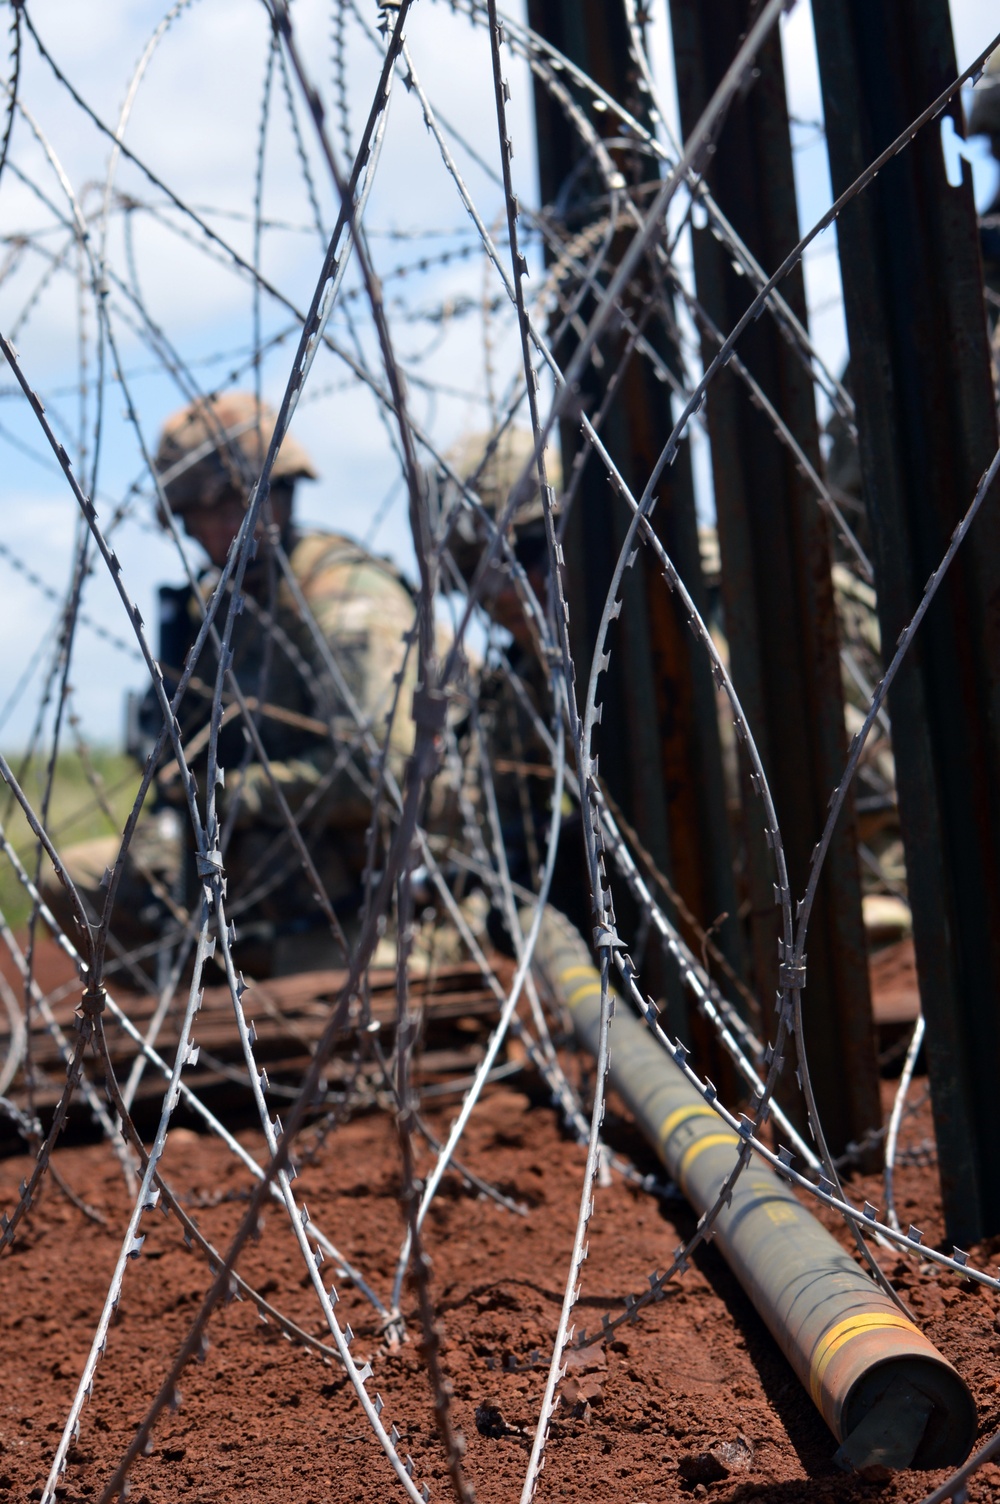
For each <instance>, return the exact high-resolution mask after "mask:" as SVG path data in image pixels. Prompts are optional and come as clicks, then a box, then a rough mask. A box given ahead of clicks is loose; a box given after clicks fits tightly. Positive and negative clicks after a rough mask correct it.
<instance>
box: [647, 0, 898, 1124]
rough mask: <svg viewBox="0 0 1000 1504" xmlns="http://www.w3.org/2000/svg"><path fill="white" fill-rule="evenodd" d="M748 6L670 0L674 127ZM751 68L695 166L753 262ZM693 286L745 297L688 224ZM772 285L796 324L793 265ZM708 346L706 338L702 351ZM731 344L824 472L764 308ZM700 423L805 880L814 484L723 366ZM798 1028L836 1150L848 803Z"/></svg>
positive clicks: (821, 684) (820, 756)
mask: <svg viewBox="0 0 1000 1504" xmlns="http://www.w3.org/2000/svg"><path fill="white" fill-rule="evenodd" d="M751 12H752V6H751V5H749V4H748V0H713V3H711V4H708V5H706V4H704V3H703V0H671V3H670V18H671V26H672V33H673V43H674V56H675V64H676V71H677V86H678V95H679V101H680V112H681V123H682V126H683V128H684V130H685V132H687V131H690V130H691V129H692V127H693V125H694V123H695V122H696V120H697V119H698V117H699V115H700V114H701V111H702V109H703V108H704V106H705V104H706V103H707V101H708V99H709V98H710V96H711V94H712V91H713V89H714V88H715V87H716V85H717V84H718V82H719V80H720V79H721V77H722V75H723V74H724V72H725V70H726V68H727V67H728V65H729V63H730V61H731V60H732V57H733V54H734V52H735V51H736V48H737V46H738V45H739V42H740V40H741V38H742V36H743V34H744V32H745V31H746V29H747V26H748V24H749V21H750V19H751ZM757 70H758V76H757V77H756V78H755V80H754V83H753V86H752V88H751V89H749V91H748V92H747V94H746V95H745V97H743V98H740V99H737V100H736V101H735V102H734V104H733V106H732V108H731V110H730V112H729V116H728V118H727V120H726V122H725V125H724V127H723V129H722V131H721V134H720V137H719V140H718V143H717V150H716V152H715V153H714V156H713V159H712V165H711V168H710V170H709V173H708V180H709V184H710V187H711V190H712V192H713V194H714V196H715V198H716V200H717V202H718V203H719V206H720V207H721V209H722V210H723V212H724V213H725V214H726V216H727V217H728V219H729V220H730V222H731V223H732V224H733V226H734V228H735V229H736V230H737V231H738V233H739V234H740V236H741V237H742V239H743V240H744V241H745V242H746V243H747V245H748V246H749V248H750V250H751V251H752V252H753V253H754V255H755V256H756V258H757V260H758V261H759V262H760V263H761V264H762V265H763V266H764V268H765V269H766V270H771V269H773V268H774V267H775V266H776V265H778V264H779V263H780V262H781V260H782V259H783V258H784V256H785V255H786V254H787V253H788V251H789V250H790V249H791V248H792V246H793V245H794V244H795V243H796V241H797V240H798V238H799V229H798V215H797V209H796V201H795V183H794V178H793V174H792V155H791V143H790V137H789V126H788V112H787V106H786V100H785V80H784V71H783V67H782V60H781V47H780V41H779V38H778V35H777V34H776V33H775V34H774V35H772V37H771V38H770V40H769V41H768V42H767V44H766V45H765V47H764V48H763V49H762V50H761V53H760V55H759V56H758V58H757ZM693 238H694V263H695V280H696V284H697V290H698V298H699V300H700V302H701V304H702V305H703V306H704V308H705V309H706V311H707V313H708V314H709V315H710V317H711V318H712V319H713V320H714V322H715V324H716V325H717V326H719V327H720V328H721V329H722V330H723V332H725V333H728V332H729V330H730V329H731V328H732V327H733V325H734V324H735V323H736V322H737V320H738V319H739V317H740V315H741V314H742V313H743V311H744V310H745V308H746V306H747V304H748V302H749V301H750V296H751V290H750V287H749V285H748V282H747V279H746V278H745V277H742V276H738V275H737V274H736V271H735V270H734V268H733V265H732V257H731V255H730V254H729V252H728V251H727V249H726V247H725V246H724V245H723V244H721V243H720V242H719V241H718V240H716V239H715V237H714V236H713V234H712V232H711V230H710V229H707V228H706V229H704V230H695V231H693ZM782 292H783V294H784V296H785V298H786V300H787V301H788V303H789V304H790V305H791V307H792V308H793V310H794V311H795V312H796V313H797V315H798V317H799V318H800V319H801V320H802V322H803V323H805V320H806V310H805V295H804V288H803V282H802V277H801V273H799V272H796V273H795V274H793V275H792V276H790V277H789V278H788V279H787V280H786V282H785V283H784V284H783V287H782ZM712 353H714V349H713V347H712V346H711V345H710V344H708V343H706V354H712ZM738 353H739V355H740V357H741V359H742V360H743V361H744V362H745V364H746V366H747V367H748V368H749V370H750V371H751V373H752V374H753V375H754V377H755V378H756V379H757V380H758V381H759V383H760V385H761V387H762V388H763V390H764V392H765V393H766V395H767V396H768V397H769V398H770V399H771V401H772V402H773V403H774V404H775V406H776V407H777V409H778V411H779V412H780V413H781V414H782V416H783V417H784V419H785V421H786V423H787V424H788V426H789V428H790V430H791V432H792V433H793V434H794V436H795V438H796V440H797V441H798V443H799V445H800V446H801V448H802V450H803V451H804V452H805V454H806V455H807V456H808V457H809V458H810V460H811V462H812V463H813V464H814V465H815V466H817V468H818V466H819V463H820V461H819V442H818V431H817V420H816V409H815V401H814V395H813V386H812V381H811V379H810V375H809V373H808V371H807V370H806V369H805V368H804V366H803V364H802V362H801V361H800V360H799V358H798V356H797V354H796V352H795V351H793V350H792V349H791V348H790V346H789V345H788V343H787V342H786V340H785V339H784V337H783V336H782V334H781V332H780V330H779V329H778V327H777V325H776V324H775V323H774V321H773V320H771V319H770V318H769V317H767V316H765V317H764V318H762V319H761V320H760V321H759V322H758V323H757V324H756V325H754V326H752V327H751V328H750V329H749V330H748V331H747V332H746V334H745V335H744V336H743V338H742V339H741V341H740V344H739V347H738ZM707 412H708V424H709V433H710V437H711V444H712V468H713V475H714V480H715V499H716V508H717V514H718V527H719V540H720V547H721V553H722V598H723V605H724V610H725V618H726V630H727V634H728V638H729V644H730V653H731V659H732V671H733V678H734V681H735V684H736V688H737V691H738V693H739V695H740V697H741V700H742V702H743V706H744V708H745V710H746V711H747V714H748V718H749V721H750V724H751V726H752V727H753V729H754V735H755V736H756V737H757V740H758V746H759V747H760V750H761V754H762V757H763V761H764V766H765V770H766V772H767V774H768V778H769V781H770V782H771V787H772V791H773V794H774V798H775V803H776V807H777V812H778V818H779V821H780V823H781V830H782V836H783V839H784V842H785V849H786V854H787V857H788V863H789V872H790V877H791V882H792V890H793V895H795V894H800V893H802V892H803V891H804V888H805V885H806V881H807V877H808V871H809V858H810V855H811V853H812V848H813V845H814V843H815V842H816V840H817V839H818V838H819V834H820V831H821V830H822V828H823V823H824V819H825V814H826V808H827V800H828V798H829V796H830V793H831V791H832V790H833V788H834V787H835V786H836V784H837V783H838V781H839V778H840V774H841V772H842V769H843V765H844V761H845V758H846V736H845V731H844V708H843V695H842V688H841V680H840V663H839V656H838V639H837V623H836V614H835V607H834V596H833V585H832V581H831V574H830V565H831V544H830V529H829V526H828V523H827V519H826V517H825V515H824V514H822V513H821V511H820V510H819V507H818V505H817V500H816V497H815V494H814V492H813V491H812V488H811V487H810V485H809V484H808V482H807V481H806V480H805V479H804V477H803V476H802V475H801V474H800V473H799V471H798V470H797V468H796V464H795V460H794V458H793V456H792V454H791V453H790V452H789V450H788V449H787V448H786V447H785V446H783V445H782V444H781V442H780V441H779V439H778V438H777V437H776V435H775V433H774V431H773V428H772V426H771V424H770V422H769V420H768V419H767V417H766V416H765V415H764V414H763V413H762V412H760V411H757V410H756V409H755V408H754V407H753V406H751V403H750V400H749V395H748V392H747V390H746V388H745V386H743V385H742V384H741V383H740V381H739V378H738V377H737V376H736V374H735V373H733V372H732V371H731V370H727V371H723V372H721V373H720V374H719V376H717V377H716V378H715V380H714V381H713V383H712V386H711V388H710V389H709V393H708V404H707ZM744 808H745V810H746V812H747V818H746V821H745V826H746V849H747V865H748V886H749V893H750V903H751V910H752V912H751V917H750V938H751V950H752V958H753V969H754V977H755V981H756V984H757V988H758V991H759V992H760V994H761V996H762V997H764V998H770V997H773V996H774V990H775V986H776V982H777V940H778V919H777V914H776V911H775V907H774V902H773V893H772V883H773V866H772V863H771V859H770V853H769V851H768V849H767V847H766V844H765V841H764V836H763V832H762V829H761V823H762V822H761V820H760V818H759V806H755V801H754V800H753V797H752V795H751V794H750V793H749V790H748V789H747V788H745V789H744ZM808 954H809V967H808V987H807V990H806V992H805V994H804V999H803V1001H804V1011H805V1033H806V1040H807V1045H808V1047H809V1059H810V1070H811V1073H812V1078H813V1083H814V1086H815V1089H816V1099H817V1104H818V1107H819V1110H820V1115H821V1117H822V1120H823V1124H824V1127H825V1129H826V1131H827V1136H828V1140H829V1142H830V1144H831V1146H832V1147H834V1152H838V1151H840V1150H842V1149H843V1147H844V1146H845V1144H846V1143H848V1142H849V1141H850V1140H851V1139H858V1138H860V1136H861V1135H862V1134H863V1133H864V1131H865V1130H866V1129H869V1128H872V1127H874V1126H877V1125H878V1123H879V1122H880V1121H881V1108H880V1104H879V1094H878V1075H877V1068H876V1061H875V1049H874V1031H873V1026H872V1019H871V1003H870V998H869V990H868V973H867V964H866V948H865V935H864V927H863V923H862V917H861V890H860V882H859V877H858V867H857V856H856V840H855V826H854V813H853V805H852V806H851V807H850V808H849V809H847V810H846V811H845V817H844V818H843V820H842V822H841V825H840V827H839V829H838V831H837V834H836V836H835V839H834V843H833V845H832V846H831V848H830V853H829V858H828V863H827V868H826V871H825V874H824V876H823V879H822V881H821V884H820V889H819V894H818V901H817V905H816V909H815V911H814V918H813V921H812V925H811V928H810V935H809V947H808Z"/></svg>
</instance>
